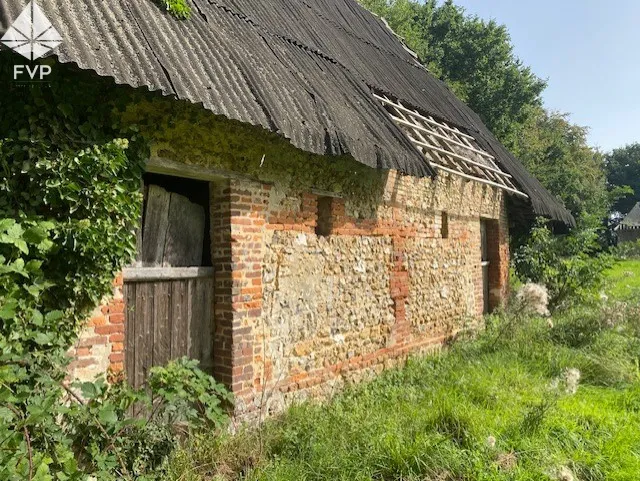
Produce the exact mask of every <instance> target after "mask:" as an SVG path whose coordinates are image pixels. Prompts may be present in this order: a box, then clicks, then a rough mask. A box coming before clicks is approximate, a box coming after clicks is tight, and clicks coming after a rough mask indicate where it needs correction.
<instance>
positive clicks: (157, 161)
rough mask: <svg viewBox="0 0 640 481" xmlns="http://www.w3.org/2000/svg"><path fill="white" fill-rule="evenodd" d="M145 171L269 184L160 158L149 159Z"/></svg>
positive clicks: (201, 178)
mask: <svg viewBox="0 0 640 481" xmlns="http://www.w3.org/2000/svg"><path fill="white" fill-rule="evenodd" d="M146 171H147V172H150V173H152V174H162V175H173V176H174V177H184V178H186V179H194V180H205V181H209V182H215V181H216V180H220V179H241V180H250V181H252V182H260V183H261V184H270V182H265V181H262V180H259V179H257V178H255V177H251V176H248V175H243V174H238V173H236V172H230V171H228V170H224V169H218V168H215V167H204V166H201V165H193V164H185V163H183V162H176V161H175V160H170V159H165V158H162V157H151V158H150V159H149V160H147V164H146Z"/></svg>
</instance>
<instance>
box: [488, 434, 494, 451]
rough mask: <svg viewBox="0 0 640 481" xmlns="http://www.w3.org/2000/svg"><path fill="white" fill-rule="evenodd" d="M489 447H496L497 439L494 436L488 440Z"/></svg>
mask: <svg viewBox="0 0 640 481" xmlns="http://www.w3.org/2000/svg"><path fill="white" fill-rule="evenodd" d="M487 446H489V447H490V448H491V449H493V448H495V447H496V438H494V437H493V436H489V437H488V438H487Z"/></svg>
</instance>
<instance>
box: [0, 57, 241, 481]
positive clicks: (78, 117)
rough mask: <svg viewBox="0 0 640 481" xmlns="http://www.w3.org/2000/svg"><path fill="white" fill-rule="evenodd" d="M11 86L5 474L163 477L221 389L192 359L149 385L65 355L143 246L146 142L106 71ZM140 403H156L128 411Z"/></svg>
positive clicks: (1, 397)
mask: <svg viewBox="0 0 640 481" xmlns="http://www.w3.org/2000/svg"><path fill="white" fill-rule="evenodd" d="M5 60H7V57H6V55H5V56H4V57H3V56H2V55H0V71H3V70H6V69H8V68H9V69H10V68H11V63H10V62H6V61H5ZM0 73H2V72H0ZM105 85H106V88H105ZM0 92H1V93H0V104H1V105H2V110H1V112H0V173H1V174H0V479H2V480H8V481H12V480H25V479H28V480H31V479H34V480H36V479H37V480H49V479H59V480H70V479H84V478H85V477H86V475H87V474H93V475H94V476H96V477H97V478H98V479H134V478H136V479H152V477H153V476H157V474H158V473H160V472H161V467H162V464H163V462H164V460H165V459H166V457H167V456H168V454H169V452H170V451H171V450H172V449H173V447H174V445H175V432H174V427H173V425H174V424H175V423H176V422H177V421H180V422H183V423H184V425H185V426H186V428H187V429H203V428H216V427H218V426H219V425H221V424H222V423H224V421H225V419H226V414H225V411H224V409H223V408H222V403H226V402H228V401H229V399H228V395H227V394H226V391H225V390H224V388H223V387H222V386H221V385H219V384H217V383H216V382H215V381H214V380H213V378H211V377H210V376H208V375H207V374H205V373H203V372H202V371H200V370H199V369H198V367H197V365H196V364H195V363H194V362H191V361H187V360H180V361H174V362H173V363H170V364H169V365H168V366H165V367H160V368H157V369H156V370H155V371H154V373H153V374H152V375H151V379H150V381H149V386H147V387H146V389H145V390H143V391H133V390H131V389H130V388H128V387H127V386H126V384H124V383H121V384H116V385H113V386H109V385H107V384H105V383H104V382H100V381H99V382H96V383H86V384H84V385H82V386H76V387H73V388H70V387H68V386H67V385H66V384H65V382H64V381H65V377H66V366H67V364H68V362H69V360H70V359H69V358H68V356H67V355H66V352H67V351H68V349H69V347H70V346H72V345H73V343H74V342H75V340H76V339H77V336H78V333H79V330H80V329H81V327H82V325H83V323H84V321H85V319H86V318H87V315H88V313H89V312H90V311H91V310H92V309H93V308H94V307H95V306H96V305H97V304H98V303H99V302H100V301H101V300H102V299H103V298H104V296H107V295H110V294H111V290H112V282H113V278H114V276H115V274H116V273H117V272H118V271H120V270H121V268H122V267H123V265H125V264H126V263H128V262H130V260H131V259H132V258H133V256H134V254H135V229H136V228H137V223H138V222H139V218H140V212H141V205H142V195H141V192H140V185H141V176H142V172H143V159H145V158H146V156H147V152H148V148H147V144H146V142H145V141H144V139H142V138H140V136H139V135H138V134H137V133H136V128H135V126H130V127H127V128H126V129H125V128H122V127H120V126H119V125H118V124H117V123H116V122H114V121H113V119H114V116H113V115H112V114H113V112H114V111H115V110H117V109H118V108H119V107H120V106H121V105H122V104H126V102H127V99H128V97H127V96H126V95H122V94H120V93H119V92H121V91H120V90H118V89H117V88H116V87H115V86H109V84H106V83H105V82H100V81H99V80H94V79H87V77H78V76H76V75H75V74H68V73H63V72H60V74H59V77H58V78H57V79H55V81H53V82H52V84H51V85H50V86H34V87H33V88H30V89H28V90H21V91H11V90H10V89H2V90H0ZM78 392H81V393H82V394H83V395H84V396H83V397H84V401H82V402H81V397H79V396H78V395H77V393H78ZM134 404H136V406H141V408H140V409H142V410H143V411H142V412H147V413H152V414H148V415H147V416H146V418H143V419H141V418H138V417H136V418H133V417H131V415H130V413H131V412H132V410H131V406H132V405H134ZM176 413H188V414H189V416H188V417H186V418H185V419H178V418H177V417H176ZM194 413H195V414H194ZM154 473H155V474H154Z"/></svg>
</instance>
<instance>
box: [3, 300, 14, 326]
mask: <svg viewBox="0 0 640 481" xmlns="http://www.w3.org/2000/svg"><path fill="white" fill-rule="evenodd" d="M17 307H18V301H17V300H15V299H9V300H7V301H5V302H4V303H3V304H2V305H0V319H2V320H4V321H6V320H8V319H13V317H14V316H15V315H16V308H17Z"/></svg>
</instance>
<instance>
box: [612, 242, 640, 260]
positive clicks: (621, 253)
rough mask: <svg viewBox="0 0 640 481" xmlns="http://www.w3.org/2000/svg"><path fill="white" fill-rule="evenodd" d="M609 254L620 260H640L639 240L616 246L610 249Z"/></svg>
mask: <svg viewBox="0 0 640 481" xmlns="http://www.w3.org/2000/svg"><path fill="white" fill-rule="evenodd" d="M611 254H612V255H613V257H615V258H616V259H620V260H627V259H640V240H637V241H635V242H624V243H622V244H618V245H617V246H616V247H614V248H613V249H611Z"/></svg>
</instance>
